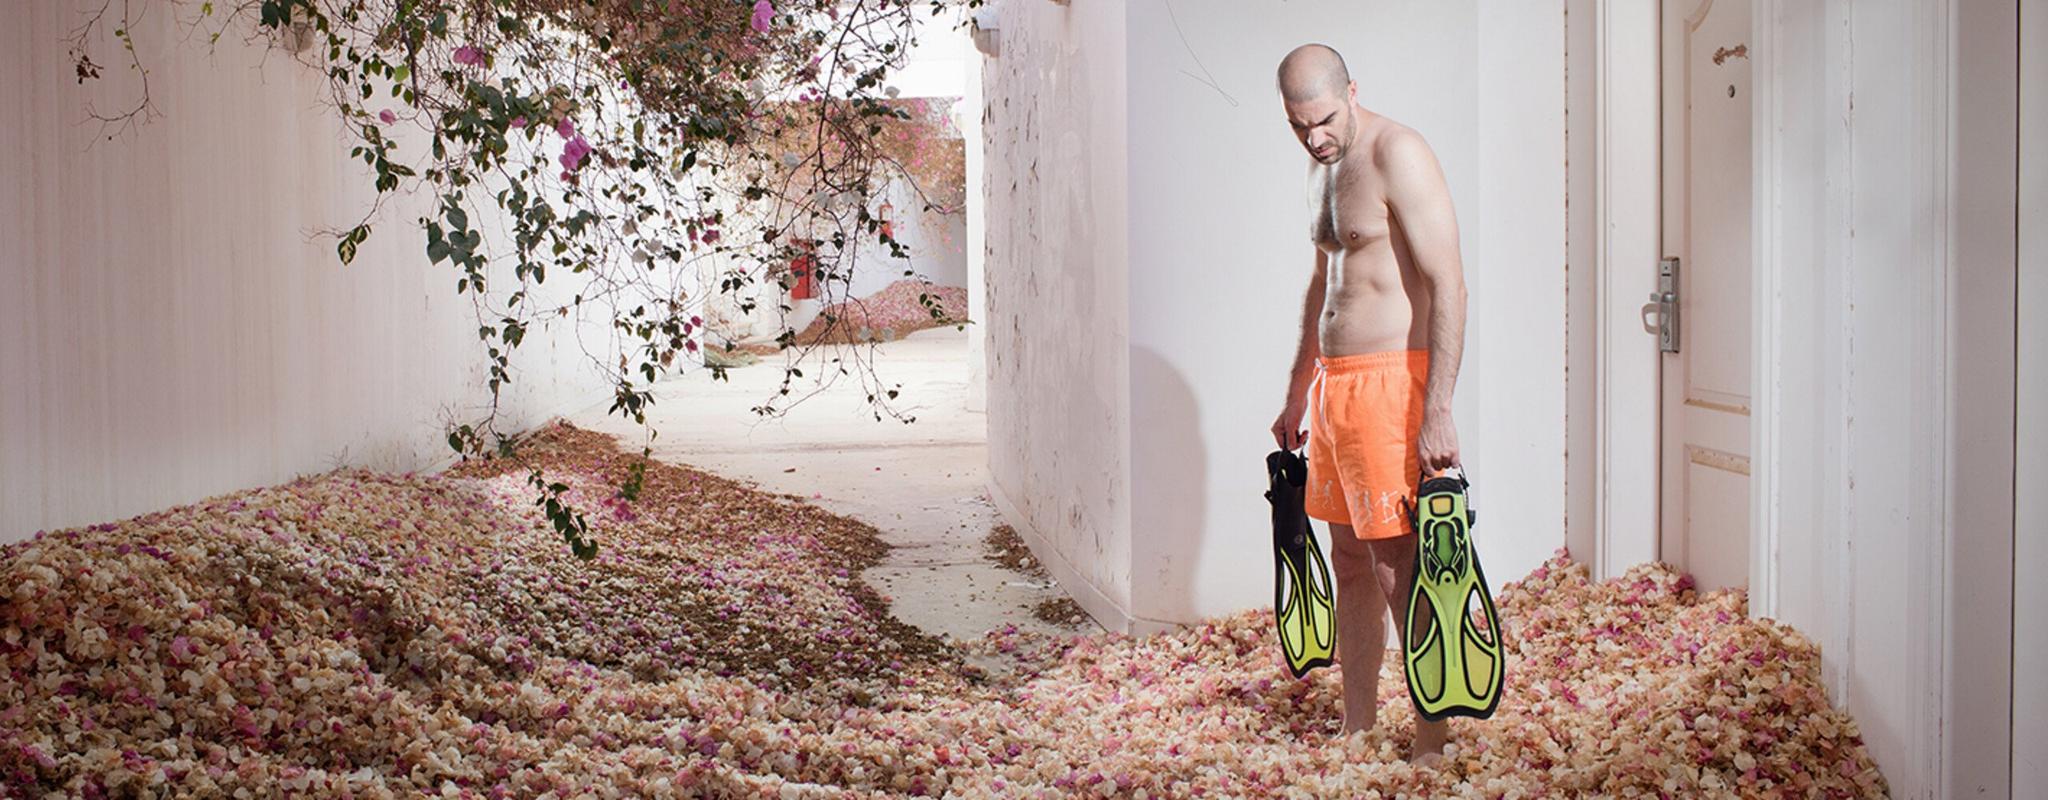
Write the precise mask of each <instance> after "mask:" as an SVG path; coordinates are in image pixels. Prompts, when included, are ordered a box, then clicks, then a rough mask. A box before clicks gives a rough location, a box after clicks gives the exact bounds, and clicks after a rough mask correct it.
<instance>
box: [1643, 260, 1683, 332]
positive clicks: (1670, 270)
mask: <svg viewBox="0 0 2048 800" xmlns="http://www.w3.org/2000/svg"><path fill="white" fill-rule="evenodd" d="M1678 286H1679V284H1678V258H1677V257H1676V256H1674V257H1671V258H1665V259H1660V260H1658V262H1657V291H1655V292H1652V293H1650V303H1651V305H1653V306H1655V307H1656V312H1657V349H1658V350H1661V351H1663V352H1666V353H1676V352H1678V301H1679V296H1678Z"/></svg>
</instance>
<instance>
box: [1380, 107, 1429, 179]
mask: <svg viewBox="0 0 2048 800" xmlns="http://www.w3.org/2000/svg"><path fill="white" fill-rule="evenodd" d="M1381 120H1382V123H1383V124H1384V125H1385V126H1386V127H1385V128H1384V129H1383V130H1381V131H1379V133H1378V135H1376V136H1374V137H1373V142H1372V155H1373V163H1375V164H1378V165H1379V166H1380V167H1381V168H1382V169H1385V168H1387V167H1394V166H1400V165H1406V164H1413V163H1415V162H1417V161H1424V162H1426V161H1427V160H1428V159H1429V158H1430V150H1429V142H1428V141H1427V140H1425V139H1423V138H1422V133H1421V132H1420V131H1417V130H1415V129H1414V128H1410V127H1408V126H1406V125H1403V124H1401V123H1399V122H1395V121H1393V120H1391V119H1386V118H1384V117H1382V118H1381Z"/></svg>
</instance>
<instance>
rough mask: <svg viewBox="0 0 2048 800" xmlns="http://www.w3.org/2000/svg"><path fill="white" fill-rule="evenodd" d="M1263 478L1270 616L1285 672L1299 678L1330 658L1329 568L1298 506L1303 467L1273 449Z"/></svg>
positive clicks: (1333, 634) (1333, 622) (1333, 639)
mask: <svg viewBox="0 0 2048 800" xmlns="http://www.w3.org/2000/svg"><path fill="white" fill-rule="evenodd" d="M1266 476H1267V478H1268V482H1269V483H1270V484H1271V487H1270V488H1268V489H1267V490H1266V500H1267V501H1268V502H1270V503H1272V505H1273V566H1274V572H1275V575H1274V581H1273V617H1274V623H1275V625H1276V626H1277V629H1278V631H1279V634H1280V649H1281V651H1282V652H1283V653H1285V654H1286V656H1287V669H1288V670H1289V671H1290V672H1292V673H1294V677H1296V678H1299V677H1301V676H1303V675H1306V674H1308V672H1309V670H1312V669H1315V668H1316V667H1327V666H1329V665H1330V664H1331V663H1333V662H1334V660H1335V659H1334V655H1335V653H1336V650H1337V614H1336V605H1335V603H1333V602H1332V601H1331V597H1332V593H1331V589H1330V568H1329V566H1328V565H1327V564H1326V563H1325V562H1324V561H1323V550H1322V548H1321V547H1320V546H1319V545H1317V544H1316V535H1315V532H1314V531H1313V530H1312V529H1310V527H1309V521H1308V512H1307V511H1306V510H1305V509H1304V508H1303V507H1302V498H1303V495H1304V494H1305V490H1304V487H1306V486H1307V485H1308V463H1307V462H1305V461H1303V460H1302V459H1301V457H1300V456H1296V455H1295V454H1293V453H1291V452H1288V451H1286V450H1276V451H1274V452H1273V454H1272V455H1269V456H1266Z"/></svg>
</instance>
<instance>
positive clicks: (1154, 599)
mask: <svg viewBox="0 0 2048 800" xmlns="http://www.w3.org/2000/svg"><path fill="white" fill-rule="evenodd" d="M1027 5H1029V4H1027ZM1082 5H1085V4H1084V3H1077V7H1079V6H1082ZM1010 7H1011V6H1006V7H1005V9H1006V11H1007V9H1008V8H1010ZM1128 7H1129V9H1130V42H1131V52H1130V86H1131V93H1130V121H1131V132H1130V141H1131V142H1132V147H1131V150H1130V154H1129V158H1130V165H1131V166H1130V170H1131V177H1130V180H1131V188H1130V191H1131V211H1130V214H1131V216H1130V219H1131V223H1130V224H1131V277H1130V284H1131V297H1130V312H1129V313H1130V320H1131V323H1130V324H1131V349H1130V359H1131V364H1130V370H1131V379H1130V380H1131V408H1132V410H1133V417H1132V427H1131V433H1130V436H1131V454H1132V461H1131V475H1132V498H1131V514H1132V527H1133V537H1134V538H1133V542H1134V551H1135V555H1134V556H1133V558H1134V559H1135V562H1134V565H1133V572H1134V577H1133V580H1134V581H1135V586H1136V587H1138V588H1137V589H1135V590H1134V592H1133V603H1134V604H1135V608H1134V613H1135V616H1137V617H1138V618H1139V619H1140V620H1141V622H1140V624H1139V625H1138V628H1139V629H1141V630H1142V629H1150V628H1156V627H1160V626H1162V625H1165V624H1169V623H1185V622H1191V621H1194V620H1196V619H1199V618H1201V617H1205V616H1209V615H1213V614H1218V613H1224V612H1228V611H1234V610H1237V609H1242V608H1246V607H1250V606H1254V605H1260V604H1266V603H1270V602H1272V580H1273V575H1272V566H1271V564H1272V556H1271V546H1270V540H1269V533H1268V531H1269V528H1270V522H1269V516H1268V515H1269V513H1270V512H1269V510H1268V508H1267V505H1266V502H1265V500H1264V498H1263V497H1262V496H1261V492H1262V491H1263V490H1264V488H1265V486H1264V482H1265V476H1264V467H1263V463H1264V457H1265V455H1266V454H1267V453H1269V452H1271V451H1272V450H1273V449H1274V444H1273V440H1272V434H1271V433H1270V432H1269V427H1270V426H1271V424H1272V421H1273V418H1274V416H1275V415H1277V414H1278V413H1279V411H1280V408H1281V405H1282V403H1283V401H1284V395H1285V390H1286V387H1287V370H1288V367H1289V365H1290V364H1291V362H1292V360H1293V357H1294V350H1295V346H1296V343H1297V342H1298V341H1299V336H1300V329H1299V326H1300V319H1301V301H1302V295H1303V293H1304V291H1305V290H1306V289H1307V288H1308V283H1309V276H1310V271H1311V270H1312V268H1313V263H1314V251H1313V249H1312V246H1311V245H1310V244H1309V243H1308V241H1307V233H1306V228H1307V221H1306V217H1305V215H1306V213H1307V211H1306V204H1305V200H1304V199H1303V198H1304V191H1305V190H1304V188H1303V176H1304V174H1305V167H1306V158H1307V157H1306V155H1304V154H1303V153H1302V151H1301V148H1300V145H1299V144H1298V143H1297V142H1296V141H1295V140H1294V138H1293V135H1292V133H1291V132H1290V131H1289V129H1288V127H1287V124H1286V120H1285V116H1284V112H1283V111H1282V108H1281V104H1280V99H1279V96H1278V93H1277V91H1276V90H1275V88H1274V69H1275V67H1276V66H1277V65H1278V63H1279V61H1280V58H1281V57H1282V56H1284V55H1285V54H1286V53H1287V51H1288V50H1290V49H1292V48H1293V47H1295V46H1297V45H1300V44H1303V43H1306V42H1309V41H1323V42H1325V43H1327V44H1330V45H1331V46H1333V47H1335V48H1337V50H1338V51H1339V52H1341V53H1342V54H1343V55H1344V57H1345V59H1346V61H1347V63H1348V65H1349V67H1350V69H1351V73H1352V76H1353V78H1354V79H1355V80H1356V81H1357V82H1358V87H1359V93H1358V96H1359V102H1360V103H1361V104H1362V105H1364V106H1365V107H1366V108H1368V109H1372V110H1374V111H1376V112H1379V113H1383V114H1386V115H1388V116H1390V117H1391V118H1393V119H1395V120H1397V121H1400V122H1402V123H1404V124H1406V125H1409V126H1411V127H1414V128H1415V129H1417V130H1418V131H1420V132H1421V133H1422V134H1423V136H1424V137H1426V138H1427V139H1428V140H1429V142H1430V143H1431V145H1432V147H1433V148H1434V149H1435V151H1436V153H1437V156H1438V158H1439V160H1440V161H1441V162H1442V164H1443V167H1444V171H1445V175H1446V177H1447V179H1448V181H1449V183H1450V189H1451V194H1452V198H1453V201H1454V203H1455V204H1456V207H1457V211H1458V221H1459V224H1460V230H1461V234H1462V238H1461V243H1462V246H1463V254H1464V266H1465V270H1466V278H1467V282H1468V285H1469V288H1470V295H1471V297H1470V305H1469V309H1468V311H1469V321H1468V323H1467V329H1466V349H1465V355H1464V360H1463V366H1462V370H1461V373H1460V377H1459V381H1458V389H1457V395H1456V399H1455V401H1454V410H1453V413H1454V415H1455V419H1456V421H1457V424H1458V430H1459V437H1460V440H1461V444H1462V446H1463V448H1464V455H1465V459H1466V462H1467V464H1468V466H1469V467H1470V470H1471V472H1472V475H1473V480H1474V501H1475V505H1476V506H1477V507H1478V508H1479V509H1480V513H1481V525H1480V528H1479V529H1478V530H1479V536H1480V538H1479V542H1480V544H1481V546H1482V548H1483V553H1484V557H1485V563H1486V566H1487V571H1488V578H1489V579H1490V580H1491V582H1492V583H1493V584H1494V588H1495V589H1496V590H1498V588H1499V585H1500V584H1502V583H1504V582H1506V581H1508V580H1513V579H1515V578H1518V577H1521V576H1522V575H1524V574H1526V573H1527V572H1528V571H1529V570H1531V569H1533V568H1534V567H1535V566H1536V565H1537V564H1538V563H1540V562H1541V560H1542V559H1543V558H1544V557H1545V556H1547V555H1549V554H1550V552H1551V551H1553V550H1554V549H1556V548H1557V547H1559V546H1561V545H1562V544H1563V543H1564V501H1565V488H1564V480H1565V463H1564V451H1565V430H1564V426H1563V419H1564V412H1565V409H1564V399H1565V387H1564V377H1565V360H1564V359H1565V338H1564V337H1565V327H1564V325H1565V293H1564V292H1565V242H1564V231H1565V209H1564V158H1565V149H1564V102H1565V99H1564V18H1563V14H1562V9H1561V8H1560V7H1558V6H1556V5H1545V4H1526V3H1507V2H1500V3H1494V2H1486V3H1476V4H1475V3H1473V2H1451V3H1427V4H1419V3H1402V2H1373V3H1355V2H1337V1H1336V0H1323V1H1321V2H1292V3H1281V4H1256V5H1254V4H1244V3H1236V2H1224V0H1176V1H1175V2H1173V3H1172V5H1171V7H1169V6H1168V5H1167V3H1166V2H1164V0H1132V2H1131V3H1129V6H1128ZM1003 58H1004V59H1009V58H1011V54H1010V53H1008V52H1007V51H1006V52H1005V53H1004V55H1003ZM1210 81H1213V82H1214V84H1215V85H1213V86H1212V85H1209V82H1210ZM991 419H992V420H993V419H994V418H993V417H992V418H991ZM1318 529H1319V530H1322V531H1324V532H1325V533H1327V529H1324V528H1322V527H1321V526H1318Z"/></svg>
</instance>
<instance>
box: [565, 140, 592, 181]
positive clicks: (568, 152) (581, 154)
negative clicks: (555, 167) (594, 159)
mask: <svg viewBox="0 0 2048 800" xmlns="http://www.w3.org/2000/svg"><path fill="white" fill-rule="evenodd" d="M589 155H590V143H589V142H587V141H584V139H583V137H582V136H572V137H570V138H569V142H568V144H564V145H562V169H565V170H568V171H570V172H575V171H576V170H578V169H582V168H583V160H584V159H585V158H587V157H589Z"/></svg>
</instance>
